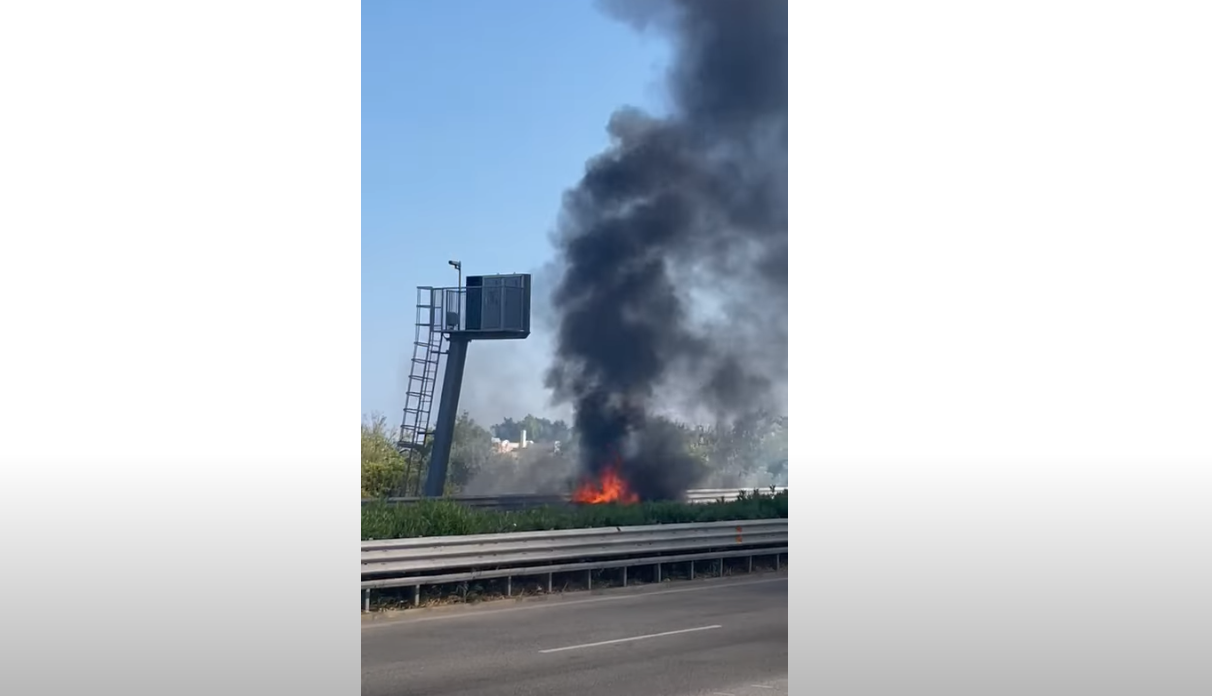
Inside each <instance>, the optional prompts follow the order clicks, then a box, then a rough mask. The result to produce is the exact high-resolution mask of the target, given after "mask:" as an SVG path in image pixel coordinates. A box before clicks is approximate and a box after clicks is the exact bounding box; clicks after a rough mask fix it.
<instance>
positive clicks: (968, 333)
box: [789, 1, 1212, 696]
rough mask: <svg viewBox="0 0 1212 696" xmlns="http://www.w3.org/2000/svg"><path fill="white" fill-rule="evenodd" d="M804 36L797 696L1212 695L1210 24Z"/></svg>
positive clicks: (1019, 23) (873, 9)
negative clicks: (1211, 597) (1211, 533)
mask: <svg viewBox="0 0 1212 696" xmlns="http://www.w3.org/2000/svg"><path fill="white" fill-rule="evenodd" d="M791 6H792V9H791V23H792V27H791V36H792V40H791V61H792V63H793V65H792V66H791V80H790V82H791V84H790V90H791V103H792V115H793V117H794V118H793V125H792V131H791V132H792V147H793V152H792V153H791V155H792V156H791V163H792V183H793V186H794V195H792V196H791V201H792V209H791V211H790V212H791V220H792V230H791V237H792V256H791V266H792V277H793V278H794V279H795V282H793V283H792V286H791V287H792V289H793V292H794V297H792V298H791V307H792V310H793V311H792V317H791V330H792V333H791V341H792V342H793V344H794V345H793V346H792V350H791V355H793V356H794V358H793V359H792V363H791V375H792V378H793V381H794V385H793V388H792V389H791V395H792V398H791V410H792V413H791V418H792V420H793V422H794V423H796V428H795V429H794V431H793V433H792V434H793V442H792V443H791V444H792V453H793V460H792V467H791V469H792V477H793V479H794V480H793V481H792V482H791V483H792V486H793V488H794V489H795V490H796V492H797V495H796V499H797V507H796V514H795V515H794V516H793V518H792V522H793V524H794V527H795V532H794V533H793V535H792V538H793V540H794V544H795V546H796V549H795V550H796V554H795V557H796V559H797V563H796V564H795V566H796V568H795V572H794V578H793V580H794V581H793V586H792V592H791V605H790V609H789V610H790V612H791V614H792V615H793V616H792V621H791V622H790V626H791V629H790V630H791V634H792V635H791V636H790V652H791V655H792V656H793V658H795V659H792V660H791V664H790V668H791V672H792V675H791V684H792V688H793V689H794V693H819V694H829V695H830V696H839V695H841V694H919V693H920V694H930V695H931V696H940V695H942V694H965V695H967V696H971V695H972V694H1002V693H1005V694H1026V693H1031V694H1077V693H1082V694H1095V693H1097V694H1100V695H1106V694H1120V693H1124V694H1142V693H1166V694H1200V693H1212V671H1209V670H1208V668H1207V655H1208V654H1209V650H1210V649H1212V629H1210V628H1209V626H1212V603H1210V602H1209V601H1208V599H1207V588H1208V587H1210V586H1212V577H1209V574H1210V572H1209V560H1210V559H1209V557H1208V554H1207V553H1206V551H1205V549H1206V548H1207V530H1209V529H1212V520H1210V519H1208V518H1209V517H1212V514H1210V512H1209V511H1210V510H1212V507H1210V506H1209V505H1208V502H1207V501H1208V492H1209V485H1208V484H1209V475H1208V473H1207V471H1208V467H1209V455H1210V454H1212V447H1210V442H1212V435H1210V433H1212V397H1210V396H1209V395H1210V394H1212V358H1209V356H1212V333H1210V326H1212V323H1210V322H1212V309H1210V306H1212V305H1210V302H1212V255H1210V240H1212V215H1210V211H1212V204H1210V203H1209V201H1210V200H1212V199H1210V196H1212V166H1210V164H1209V163H1210V162H1212V128H1210V127H1209V125H1208V124H1210V123H1212V102H1210V97H1212V91H1210V90H1209V89H1208V85H1209V84H1212V42H1209V41H1208V38H1207V37H1208V36H1209V32H1210V30H1212V24H1210V22H1209V12H1210V8H1209V7H1208V5H1207V3H1199V2H1152V3H1143V2H1141V3H1094V2H1069V1H1062V2H1056V1H1050V2H1026V3H1009V4H1007V3H1001V4H996V3H995V4H988V3H984V4H982V3H964V2H927V3H896V2H858V3H853V2H833V3H796V2H793V3H791Z"/></svg>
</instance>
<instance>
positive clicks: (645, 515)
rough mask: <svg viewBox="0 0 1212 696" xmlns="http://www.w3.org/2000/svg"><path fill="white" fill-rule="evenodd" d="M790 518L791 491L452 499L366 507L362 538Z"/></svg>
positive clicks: (378, 504) (363, 514)
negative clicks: (490, 502) (678, 498)
mask: <svg viewBox="0 0 1212 696" xmlns="http://www.w3.org/2000/svg"><path fill="white" fill-rule="evenodd" d="M786 517H787V492H786V491H783V492H780V493H778V494H777V495H769V494H766V495H757V494H747V495H742V496H741V497H740V498H739V499H737V500H735V501H729V502H720V503H703V504H697V505H692V504H689V503H681V502H652V503H638V504H634V505H611V504H607V505H566V506H558V507H539V508H530V509H526V510H485V509H478V508H469V507H466V506H463V505H460V504H459V503H456V502H453V501H447V500H433V501H423V502H420V503H415V504H411V505H388V504H380V503H372V504H369V505H365V506H363V507H362V540H363V541H367V540H371V539H406V538H411V537H425V536H456V535H461V534H499V533H504V532H530V531H548V530H554V529H585V528H588V527H623V526H630V525H642V524H679V523H687V522H718V521H722V520H764V519H785V518H786Z"/></svg>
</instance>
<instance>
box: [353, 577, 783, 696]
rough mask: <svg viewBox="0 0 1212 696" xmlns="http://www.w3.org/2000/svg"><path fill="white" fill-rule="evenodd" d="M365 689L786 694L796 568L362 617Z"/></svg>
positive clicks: (427, 693) (496, 695)
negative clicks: (791, 576) (789, 574)
mask: <svg viewBox="0 0 1212 696" xmlns="http://www.w3.org/2000/svg"><path fill="white" fill-rule="evenodd" d="M362 694H363V695H364V696H414V695H415V696H456V695H457V696H511V695H512V696H621V695H623V694H644V696H712V695H719V696H779V695H782V696H785V695H786V694H787V579H786V576H785V575H774V574H770V575H755V576H750V577H742V578H738V579H723V580H704V581H696V582H683V583H676V584H665V585H661V586H654V587H647V588H629V589H622V590H608V591H606V592H603V593H601V594H596V593H595V594H593V595H589V594H579V595H570V596H567V597H565V598H549V599H545V600H540V601H534V602H518V603H499V602H496V603H492V604H486V605H480V606H476V607H460V608H457V609H453V610H451V609H440V610H433V611H427V610H420V611H411V612H407V613H406V614H405V615H404V616H403V617H402V618H400V619H395V620H388V621H382V622H368V623H365V624H364V625H363V628H362Z"/></svg>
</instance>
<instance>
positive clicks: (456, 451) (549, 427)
mask: <svg viewBox="0 0 1212 696" xmlns="http://www.w3.org/2000/svg"><path fill="white" fill-rule="evenodd" d="M665 426H666V427H668V428H671V429H673V430H674V431H675V432H676V433H677V434H678V435H679V436H680V439H681V440H682V442H683V443H684V446H685V447H686V451H687V452H688V453H689V454H690V455H691V456H692V457H694V458H695V459H696V460H697V461H698V462H699V463H700V464H701V465H702V471H703V472H704V477H703V485H704V486H705V487H716V485H719V486H731V485H742V484H743V485H751V484H752V485H785V484H786V482H787V417H786V416H777V415H769V414H755V415H753V416H751V417H749V418H746V419H742V420H741V421H738V422H736V423H733V424H730V425H728V426H718V427H703V426H692V425H688V424H685V423H679V422H676V421H671V420H666V422H665ZM522 431H525V432H526V439H527V440H528V441H529V442H531V443H533V444H532V445H531V446H530V447H528V448H527V449H525V450H520V449H519V450H515V451H513V452H503V451H501V448H498V447H495V446H494V444H493V438H497V439H499V440H508V441H511V442H520V440H521V436H522ZM397 436H398V430H397V429H396V428H395V427H394V426H393V425H391V424H389V422H388V421H387V419H386V418H385V417H383V416H381V415H372V416H367V417H364V418H363V420H362V497H363V498H378V497H384V496H388V495H400V494H408V493H409V492H411V491H413V490H416V488H417V484H418V483H419V481H421V480H423V479H424V463H425V462H427V461H428V459H429V456H428V455H429V453H428V452H427V451H423V452H421V453H420V455H421V456H419V457H416V458H415V459H414V461H419V462H420V463H421V466H420V467H411V468H410V467H409V465H408V459H407V457H406V456H405V455H404V454H402V453H401V452H400V451H399V450H397V448H396V440H397ZM576 440H577V438H576V433H575V431H574V430H573V429H572V428H571V427H570V426H569V425H568V424H567V423H566V422H564V421H563V420H550V419H547V418H543V417H540V416H535V415H533V414H527V415H526V416H524V417H522V418H519V419H516V420H515V419H513V418H505V419H504V420H502V421H501V422H500V423H496V424H494V425H491V426H488V427H485V426H483V425H481V424H480V423H477V422H476V421H475V419H473V418H472V417H471V414H470V413H468V412H466V411H464V412H463V413H461V414H460V415H459V418H458V420H457V421H456V423H455V432H454V441H453V444H452V446H451V451H450V460H449V466H448V469H447V492H448V493H452V494H455V493H460V492H463V491H465V490H467V489H468V487H469V486H471V487H475V486H476V484H477V483H478V484H479V485H480V486H481V487H484V486H492V485H494V484H499V485H506V484H505V483H502V482H504V481H506V480H508V475H509V474H512V475H513V477H514V482H513V485H514V486H515V487H517V486H527V485H538V484H537V481H539V480H541V479H544V480H548V481H550V480H555V479H559V478H560V477H561V476H565V477H566V472H570V471H573V470H574V468H575V461H574V458H575V457H576V447H577V441H576ZM427 446H428V444H427ZM476 492H482V491H476ZM493 492H501V491H495V490H494V491H493ZM509 492H546V491H532V490H527V491H521V490H516V491H515V490H510V491H509Z"/></svg>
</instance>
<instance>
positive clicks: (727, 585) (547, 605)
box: [362, 578, 787, 631]
mask: <svg viewBox="0 0 1212 696" xmlns="http://www.w3.org/2000/svg"><path fill="white" fill-rule="evenodd" d="M770 582H787V578H765V579H762V580H748V581H745V582H724V583H720V584H718V585H715V584H712V585H703V586H701V587H683V588H679V589H676V590H657V591H655V592H636V593H635V594H619V595H611V596H608V597H593V598H592V599H568V600H559V599H557V600H554V601H551V602H537V603H535V604H532V605H529V606H524V607H511V608H509V609H489V610H485V611H467V612H460V613H458V614H447V615H445V616H419V617H411V616H405V617H401V618H399V619H386V620H384V621H382V622H379V623H364V624H362V630H363V631H365V630H366V629H368V628H387V627H391V626H396V627H399V626H408V625H410V624H414V623H424V622H426V621H449V620H451V619H465V618H468V617H485V616H495V615H496V614H512V613H514V612H517V611H533V610H535V609H555V608H558V607H568V606H575V605H580V604H598V603H599V602H617V601H620V600H624V599H644V598H645V597H657V596H661V595H671V594H682V593H684V592H705V591H707V590H727V589H731V588H733V587H748V586H749V585H765V584H766V583H770Z"/></svg>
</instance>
